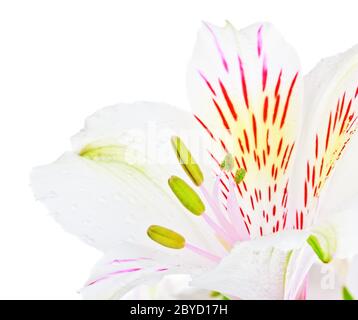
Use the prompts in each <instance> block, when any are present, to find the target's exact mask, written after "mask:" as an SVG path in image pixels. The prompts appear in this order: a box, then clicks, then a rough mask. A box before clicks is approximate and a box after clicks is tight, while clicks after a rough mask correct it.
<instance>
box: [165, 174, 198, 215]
mask: <svg viewBox="0 0 358 320" xmlns="http://www.w3.org/2000/svg"><path fill="white" fill-rule="evenodd" d="M168 184H169V187H170V189H171V190H172V191H173V193H174V194H175V196H176V197H177V198H178V200H179V201H180V202H181V204H182V205H183V206H184V207H185V208H187V209H188V210H189V211H190V212H191V213H193V214H195V215H197V216H200V215H201V214H202V213H204V211H205V205H204V203H203V202H202V201H201V199H200V197H199V195H198V194H197V193H196V192H195V191H194V190H193V189H192V188H191V187H190V186H189V185H188V184H187V183H186V182H185V181H184V180H182V179H181V178H179V177H177V176H172V177H170V178H169V180H168Z"/></svg>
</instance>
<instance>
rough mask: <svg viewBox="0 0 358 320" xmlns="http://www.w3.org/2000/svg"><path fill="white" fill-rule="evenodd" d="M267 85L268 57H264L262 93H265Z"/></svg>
mask: <svg viewBox="0 0 358 320" xmlns="http://www.w3.org/2000/svg"><path fill="white" fill-rule="evenodd" d="M266 83H267V56H266V54H265V55H264V61H263V62H262V91H265V88H266Z"/></svg>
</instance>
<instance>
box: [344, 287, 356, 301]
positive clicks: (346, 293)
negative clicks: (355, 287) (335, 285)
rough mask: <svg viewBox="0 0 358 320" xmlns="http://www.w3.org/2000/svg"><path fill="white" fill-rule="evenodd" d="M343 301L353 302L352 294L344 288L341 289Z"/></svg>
mask: <svg viewBox="0 0 358 320" xmlns="http://www.w3.org/2000/svg"><path fill="white" fill-rule="evenodd" d="M342 296H343V300H355V299H354V297H353V295H352V293H351V292H350V291H349V290H348V288H347V287H346V286H344V287H343V288H342Z"/></svg>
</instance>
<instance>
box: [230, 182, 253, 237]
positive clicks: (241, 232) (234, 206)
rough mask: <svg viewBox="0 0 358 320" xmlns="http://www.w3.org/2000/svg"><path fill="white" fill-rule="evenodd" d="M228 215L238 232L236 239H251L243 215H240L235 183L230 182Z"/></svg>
mask: <svg viewBox="0 0 358 320" xmlns="http://www.w3.org/2000/svg"><path fill="white" fill-rule="evenodd" d="M227 213H228V215H229V218H230V221H231V222H232V225H233V226H234V229H235V231H236V238H237V239H238V240H240V241H245V240H249V239H250V235H249V233H248V231H247V228H246V226H245V222H244V220H243V217H242V215H241V214H240V213H239V207H238V202H237V198H236V195H235V182H234V181H230V184H229V194H228V199H227Z"/></svg>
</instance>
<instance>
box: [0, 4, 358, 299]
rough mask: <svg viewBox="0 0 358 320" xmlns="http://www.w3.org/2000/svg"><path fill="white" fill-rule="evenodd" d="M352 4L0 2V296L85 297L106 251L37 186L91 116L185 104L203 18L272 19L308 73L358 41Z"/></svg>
mask: <svg viewBox="0 0 358 320" xmlns="http://www.w3.org/2000/svg"><path fill="white" fill-rule="evenodd" d="M357 12H358V3H357V1H356V0H352V1H348V0H337V1H330V0H322V1H319V0H314V1H312V0H310V1H305V0H300V1H287V0H286V1H285V0H282V1H280V0H276V1H275V0H271V1H268V0H266V1H265V0H261V1H260V0H246V1H242V0H233V1H229V0H227V1H225V0H215V1H210V0H195V1H194V0H191V1H185V0H180V1H179V0H178V1H168V0H162V1H161V0H142V1H140V0H130V1H128V0H126V1H120V0H117V1H109V0H98V1H92V0H83V1H81V0H61V1H51V0H43V1H40V0H32V1H28V0H25V1H19V0H11V1H10V0H8V1H7V0H1V1H0V141H1V151H0V152H1V155H0V162H1V163H0V164H1V165H0V191H1V192H0V298H8V299H9V298H21V299H28V298H30V299H79V298H80V297H79V295H78V294H77V291H78V289H80V287H81V285H82V283H83V282H84V281H85V280H86V278H87V275H88V273H89V271H90V268H91V267H92V265H93V264H94V263H95V262H96V260H97V259H98V258H99V257H100V253H99V252H97V251H96V250H94V249H92V248H90V247H88V246H87V245H85V244H83V243H82V242H81V241H80V240H78V239H76V238H75V237H73V236H71V235H69V234H67V233H65V232H63V231H62V229H61V227H60V226H58V225H57V224H56V223H55V222H54V221H53V220H52V218H50V216H49V215H48V213H47V211H46V210H45V208H44V207H43V206H42V205H41V204H40V203H38V202H36V201H35V200H34V198H33V196H32V193H31V190H30V188H29V172H30V170H31V168H32V167H33V166H35V165H39V164H45V163H48V162H50V161H53V160H55V159H56V158H57V157H58V156H59V155H60V154H61V153H62V152H63V151H65V150H67V149H69V148H70V144H69V137H70V136H71V135H73V134H74V133H76V132H77V131H78V130H79V129H81V128H82V125H83V121H84V119H85V117H86V116H88V115H90V114H91V113H93V112H94V111H95V110H97V109H99V108H101V107H103V106H107V105H112V104H115V103H117V102H131V101H135V100H153V101H166V102H169V103H171V104H174V105H178V106H181V107H183V108H186V109H187V108H189V107H188V103H187V100H186V92H185V73H186V64H187V62H188V59H189V57H190V55H191V50H192V47H193V43H194V40H195V36H196V31H197V29H198V27H199V26H200V23H201V20H207V21H211V22H214V23H217V24H223V23H224V20H225V19H228V20H230V21H231V22H232V23H233V24H234V25H235V26H236V27H238V28H241V27H245V26H246V25H249V24H251V23H254V22H257V21H262V20H265V21H269V22H272V23H273V24H275V25H276V27H277V28H278V29H279V30H280V31H281V32H282V33H283V35H284V36H285V38H286V39H287V40H288V41H289V42H290V43H291V44H293V46H294V47H295V48H296V49H297V51H298V53H299V55H300V56H301V59H302V64H303V69H304V71H305V72H307V71H309V70H310V68H312V67H313V66H314V64H315V63H316V62H318V60H319V59H321V58H323V57H325V56H328V55H332V54H335V53H337V52H339V51H343V50H346V49H348V48H349V47H351V46H352V45H353V44H355V43H357V42H358V36H357V30H358V19H357Z"/></svg>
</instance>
